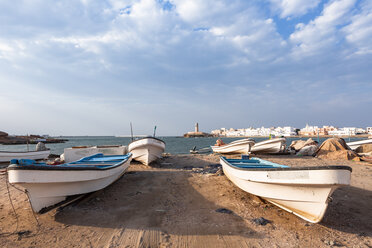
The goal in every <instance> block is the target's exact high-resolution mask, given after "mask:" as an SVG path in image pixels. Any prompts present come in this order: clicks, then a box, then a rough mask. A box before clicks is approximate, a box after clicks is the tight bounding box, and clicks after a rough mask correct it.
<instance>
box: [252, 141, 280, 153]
mask: <svg viewBox="0 0 372 248" xmlns="http://www.w3.org/2000/svg"><path fill="white" fill-rule="evenodd" d="M285 146H286V139H285V138H273V139H269V140H264V141H261V142H257V143H255V144H254V146H252V149H251V152H252V153H254V154H259V153H261V154H275V153H280V152H284V150H285Z"/></svg>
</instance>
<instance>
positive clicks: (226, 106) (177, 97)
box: [0, 0, 372, 135]
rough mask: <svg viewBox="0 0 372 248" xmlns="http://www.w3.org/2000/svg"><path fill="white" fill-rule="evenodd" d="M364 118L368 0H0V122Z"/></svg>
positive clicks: (113, 127) (175, 131) (370, 81)
mask: <svg viewBox="0 0 372 248" xmlns="http://www.w3.org/2000/svg"><path fill="white" fill-rule="evenodd" d="M130 122H132V124H133V131H134V133H135V134H152V131H153V128H154V126H155V125H156V126H157V134H158V135H182V134H183V133H186V132H187V131H191V130H193V128H194V125H195V123H196V122H198V123H199V127H200V130H201V131H204V132H210V131H211V130H213V129H219V128H222V127H225V128H230V127H233V128H247V127H261V126H265V127H272V126H293V127H296V128H303V127H305V125H306V124H307V123H308V124H309V125H318V126H323V125H334V126H338V127H344V126H356V127H363V128H365V127H367V126H372V1H370V0H324V1H323V0H313V1H308V0H250V1H248V0H169V1H167V0H138V1H132V0H123V1H118V0H101V1H93V0H80V1H77V0H74V1H72V0H60V1H49V0H34V1H19V0H14V1H0V130H1V131H5V132H7V133H9V134H27V133H28V134H31V133H32V134H49V135H127V134H130Z"/></svg>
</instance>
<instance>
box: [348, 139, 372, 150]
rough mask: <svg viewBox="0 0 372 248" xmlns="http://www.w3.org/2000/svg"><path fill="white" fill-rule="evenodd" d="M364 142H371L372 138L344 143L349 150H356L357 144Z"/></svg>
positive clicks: (363, 143)
mask: <svg viewBox="0 0 372 248" xmlns="http://www.w3.org/2000/svg"><path fill="white" fill-rule="evenodd" d="M365 144H372V139H365V140H358V141H353V142H347V143H346V145H348V146H349V147H350V149H351V150H356V149H357V148H358V147H359V146H361V145H365Z"/></svg>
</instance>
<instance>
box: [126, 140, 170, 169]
mask: <svg viewBox="0 0 372 248" xmlns="http://www.w3.org/2000/svg"><path fill="white" fill-rule="evenodd" d="M164 150H165V142H164V141H163V140H161V139H158V138H155V137H146V138H141V139H137V140H134V141H132V142H131V143H129V145H128V151H129V152H131V153H132V154H133V160H136V161H139V162H141V163H143V164H145V165H149V164H150V163H151V162H153V161H155V160H157V159H158V158H161V154H162V153H163V152H164Z"/></svg>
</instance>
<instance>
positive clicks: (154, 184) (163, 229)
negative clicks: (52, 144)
mask: <svg viewBox="0 0 372 248" xmlns="http://www.w3.org/2000/svg"><path fill="white" fill-rule="evenodd" d="M260 157H262V158H264V159H268V160H270V161H273V162H277V163H282V164H287V165H291V166H298V165H327V164H328V165H329V164H331V165H349V166H351V167H352V168H353V173H352V180H351V186H350V187H343V188H340V189H338V190H336V192H335V193H334V194H333V201H332V202H331V203H330V204H329V207H328V210H327V212H326V214H325V217H324V219H323V220H322V222H321V223H319V224H310V223H307V222H306V221H304V220H302V219H300V218H298V217H296V216H294V215H292V214H290V213H287V212H286V211H284V210H281V209H279V208H277V207H275V206H273V205H271V204H269V203H266V202H264V201H262V200H260V199H259V198H257V197H255V196H252V195H250V194H248V193H246V192H244V191H242V190H240V189H239V188H237V187H236V186H234V185H233V184H232V183H231V182H230V181H229V180H228V179H227V178H226V177H225V176H224V175H222V176H219V175H218V173H217V174H208V173H207V174H203V173H198V171H202V170H205V171H208V170H207V169H205V168H207V167H208V166H209V165H213V164H216V163H218V157H217V156H215V155H175V156H170V157H167V158H163V159H162V160H160V161H159V162H157V163H156V164H155V165H153V166H152V167H149V166H144V165H141V164H138V163H132V165H131V166H130V168H129V171H128V173H126V174H125V175H124V176H123V177H122V178H121V179H120V180H118V181H117V182H115V183H114V184H112V185H111V186H109V187H108V188H106V189H104V190H101V191H99V192H96V193H94V194H92V195H90V196H89V197H87V198H86V199H85V200H82V201H78V202H75V203H74V204H72V205H69V206H67V207H65V208H62V209H57V210H52V211H50V212H48V213H46V214H43V215H36V217H37V219H38V221H39V223H40V226H38V225H37V224H36V220H35V218H34V216H33V214H32V212H31V210H30V206H29V203H28V200H27V198H26V196H25V194H24V193H22V192H19V191H17V190H15V189H14V188H12V187H11V188H10V193H11V198H12V199H13V204H14V207H15V209H16V213H17V215H18V220H19V226H18V230H17V232H18V233H14V231H15V228H16V223H17V222H16V218H15V215H14V213H13V210H12V207H11V204H10V202H9V199H8V193H7V188H6V183H5V182H6V176H5V175H1V176H0V195H1V197H0V210H1V211H0V221H1V224H0V244H1V247H213V248H217V247H330V246H334V247H342V246H344V247H372V166H371V165H368V164H367V163H362V162H348V161H326V160H321V159H318V158H313V157H302V158H298V157H294V156H260ZM185 167H186V169H185ZM192 167H203V168H204V169H193V170H192ZM219 208H226V209H229V210H231V211H232V213H231V214H228V213H219V212H216V211H215V210H216V209H219ZM260 217H264V218H266V219H268V220H270V221H271V223H269V224H267V225H265V226H262V225H258V224H255V223H254V222H253V221H252V220H253V219H255V218H260Z"/></svg>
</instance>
